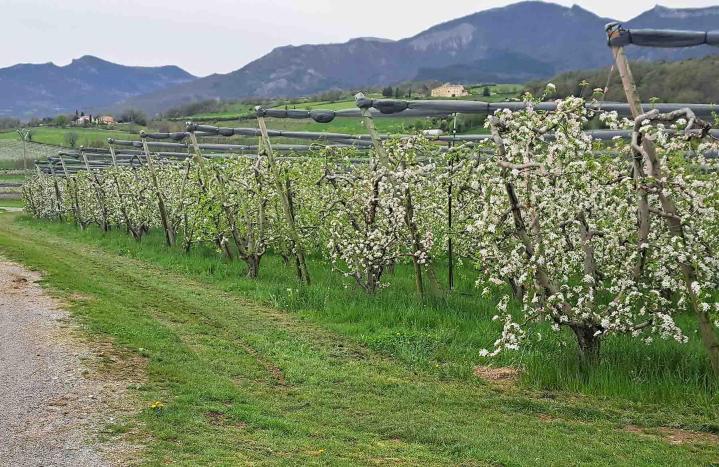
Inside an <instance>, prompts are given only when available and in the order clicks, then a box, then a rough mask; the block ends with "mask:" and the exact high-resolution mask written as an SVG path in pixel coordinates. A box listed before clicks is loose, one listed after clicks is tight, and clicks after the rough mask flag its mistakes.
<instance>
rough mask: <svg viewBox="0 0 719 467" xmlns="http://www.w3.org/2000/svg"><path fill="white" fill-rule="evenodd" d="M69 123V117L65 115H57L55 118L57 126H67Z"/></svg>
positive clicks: (54, 122) (54, 123) (54, 121)
mask: <svg viewBox="0 0 719 467" xmlns="http://www.w3.org/2000/svg"><path fill="white" fill-rule="evenodd" d="M67 124H68V119H67V117H66V116H64V115H58V116H57V117H55V119H54V120H53V125H55V126H57V127H60V128H64V127H66V126H67Z"/></svg>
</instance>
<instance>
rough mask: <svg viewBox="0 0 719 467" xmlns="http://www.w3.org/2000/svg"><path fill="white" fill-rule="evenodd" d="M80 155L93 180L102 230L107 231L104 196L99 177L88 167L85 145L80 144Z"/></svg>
mask: <svg viewBox="0 0 719 467" xmlns="http://www.w3.org/2000/svg"><path fill="white" fill-rule="evenodd" d="M80 155H81V156H82V160H83V161H84V162H85V169H86V170H87V175H88V177H92V180H94V181H95V183H94V185H93V188H94V190H93V191H94V192H95V199H96V200H97V204H98V206H99V208H100V215H101V216H102V225H101V227H102V230H104V231H105V232H107V231H108V230H110V221H109V219H108V213H107V208H106V207H105V201H104V199H105V196H104V193H103V192H102V186H101V184H100V178H99V177H98V175H97V173H95V172H93V171H92V170H91V169H90V162H89V160H88V159H87V154H85V147H84V146H80ZM92 180H90V183H93V182H92Z"/></svg>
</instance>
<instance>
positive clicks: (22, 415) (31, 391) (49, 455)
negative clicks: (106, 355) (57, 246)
mask: <svg viewBox="0 0 719 467" xmlns="http://www.w3.org/2000/svg"><path fill="white" fill-rule="evenodd" d="M38 279H39V276H38V275H37V274H35V273H31V272H29V271H27V270H26V269H23V268H21V267H20V266H18V265H16V264H13V263H9V262H5V261H2V260H0V466H103V465H113V464H115V463H116V462H113V461H108V460H107V459H108V457H107V456H106V455H104V454H103V448H102V446H100V444H99V442H98V441H97V439H96V436H97V435H96V432H97V430H99V429H100V428H99V427H101V426H102V423H104V422H107V421H108V420H112V419H113V414H111V413H107V410H108V404H107V402H108V397H115V396H111V394H115V393H117V392H118V391H117V389H118V387H117V384H116V383H109V382H103V381H101V380H97V379H95V380H92V379H89V378H88V377H86V376H85V375H86V374H88V370H87V365H86V363H87V361H88V359H90V358H92V354H93V352H92V351H91V350H90V349H89V348H88V346H87V345H85V344H83V343H82V342H80V341H79V339H77V338H76V337H73V327H72V326H71V325H70V322H69V316H68V314H67V313H66V312H65V311H63V310H62V309H61V306H60V304H59V303H58V302H56V301H55V300H53V299H52V298H51V297H49V296H48V295H47V294H46V293H45V292H44V291H43V289H42V288H41V287H40V286H39V285H38V284H37V283H36V282H37V280H38ZM113 385H114V387H113ZM105 454H106V453H105Z"/></svg>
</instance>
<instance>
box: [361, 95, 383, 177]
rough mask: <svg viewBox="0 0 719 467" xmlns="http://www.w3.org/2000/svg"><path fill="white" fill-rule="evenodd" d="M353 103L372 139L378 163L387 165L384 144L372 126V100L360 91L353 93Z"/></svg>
mask: <svg viewBox="0 0 719 467" xmlns="http://www.w3.org/2000/svg"><path fill="white" fill-rule="evenodd" d="M355 103H356V104H357V107H359V108H360V110H361V111H362V120H363V121H364V125H365V128H367V132H368V133H369V136H370V138H371V139H372V145H373V146H374V150H375V152H376V153H377V157H378V158H379V163H380V164H381V165H387V164H388V163H389V160H388V158H387V152H386V151H385V150H384V146H382V139H381V138H380V137H379V133H377V128H376V127H375V126H374V119H373V118H372V110H371V109H372V100H371V99H367V98H366V97H365V95H364V94H362V93H361V92H360V93H357V94H356V95H355Z"/></svg>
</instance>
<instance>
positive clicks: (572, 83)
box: [527, 56, 719, 103]
mask: <svg viewBox="0 0 719 467" xmlns="http://www.w3.org/2000/svg"><path fill="white" fill-rule="evenodd" d="M631 66H632V74H633V75H634V79H635V80H636V82H637V88H638V91H639V95H640V96H641V97H642V99H643V100H644V101H645V102H648V101H649V99H651V98H659V99H660V100H661V101H664V102H687V103H690V102H705V103H719V80H717V76H719V56H709V57H704V58H695V59H688V60H681V61H676V62H633V63H632V64H631ZM608 75H609V69H608V68H602V69H595V70H585V71H571V72H568V73H562V74H560V75H558V76H555V77H553V78H549V79H546V80H542V81H537V82H533V83H529V84H528V85H527V88H528V90H529V91H530V92H532V93H533V94H541V92H542V90H543V89H544V87H545V85H546V84H547V82H552V83H553V84H554V85H555V86H557V94H558V96H559V97H566V96H569V95H584V96H585V97H589V96H591V94H592V90H593V89H594V88H604V86H605V85H606V84H607V77H608ZM582 81H587V82H588V83H589V84H588V85H586V86H585V87H580V86H579V83H581V82H582ZM606 100H609V101H625V100H626V97H625V95H624V91H623V89H622V83H621V81H620V78H619V74H618V73H617V72H616V71H615V72H614V73H613V75H612V80H611V82H610V84H609V93H608V94H607V97H606Z"/></svg>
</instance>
